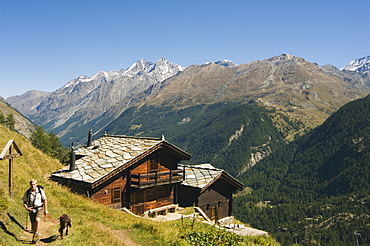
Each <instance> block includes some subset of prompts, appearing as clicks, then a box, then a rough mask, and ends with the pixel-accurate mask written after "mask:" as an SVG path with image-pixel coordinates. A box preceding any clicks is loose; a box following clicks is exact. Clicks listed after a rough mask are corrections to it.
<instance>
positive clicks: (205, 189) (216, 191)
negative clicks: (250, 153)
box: [178, 164, 243, 220]
mask: <svg viewBox="0 0 370 246" xmlns="http://www.w3.org/2000/svg"><path fill="white" fill-rule="evenodd" d="M179 168H180V169H183V170H185V180H184V181H183V182H182V184H181V186H180V187H179V193H178V203H179V205H180V206H181V207H188V206H195V207H200V208H201V209H202V210H203V211H204V212H205V214H206V215H207V216H208V217H209V218H210V219H212V220H218V219H222V218H225V217H228V216H231V214H232V194H233V193H234V192H235V191H236V190H240V189H242V188H243V184H242V183H240V182H239V181H238V180H236V179H235V178H233V177H232V176H231V175H229V174H228V173H226V172H225V171H224V170H222V169H218V168H215V167H213V166H212V165H211V164H200V165H194V166H192V165H179Z"/></svg>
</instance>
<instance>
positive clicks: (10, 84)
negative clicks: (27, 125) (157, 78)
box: [0, 0, 370, 98]
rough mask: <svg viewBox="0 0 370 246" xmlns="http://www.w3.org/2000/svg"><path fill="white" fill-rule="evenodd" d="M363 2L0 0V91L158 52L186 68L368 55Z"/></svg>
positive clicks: (369, 35) (113, 67) (369, 18)
mask: <svg viewBox="0 0 370 246" xmlns="http://www.w3.org/2000/svg"><path fill="white" fill-rule="evenodd" d="M369 9H370V1H368V0H363V1H360V0H359V1H356V0H355V1H340V0H337V1H331V0H326V1H323V0H320V1H308V0H307V1H303V0H302V1H300V0H295V1H293V0H292V1H284V0H282V1H263V0H259V1H257V0H254V1H248V0H244V1H241V0H240V1H239V0H229V1H217V0H212V1H208V0H204V1H203V0H197V1H193V0H187V1H174V0H172V1H167V0H166V1H153V0H151V1H124V0H116V1H115V0H104V1H103V0H99V1H96V0H88V1H87V0H86V1H85V0H74V1H71V0H63V1H58V0H48V1H46V0H24V1H23V0H1V1H0V96H2V97H4V98H7V97H9V96H12V95H20V94H23V93H25V92H26V91H29V90H40V91H49V92H51V91H55V90H56V89H58V88H60V87H62V86H63V85H64V84H66V83H67V82H68V81H70V80H72V79H75V78H77V77H78V76H80V75H86V76H92V75H94V74H96V73H97V72H99V71H100V70H104V71H117V70H120V69H127V68H128V67H129V66H130V65H131V64H133V63H134V62H136V61H138V60H140V59H141V58H144V59H146V60H148V61H151V62H155V61H157V60H158V59H160V58H161V57H165V58H167V59H168V60H170V61H171V62H174V63H177V64H180V65H182V66H184V67H187V66H189V65H192V64H203V63H205V62H208V61H216V60H221V59H229V60H232V61H233V62H234V63H236V64H243V63H249V62H252V61H254V60H263V59H267V58H270V57H273V56H276V55H280V54H283V53H288V54H291V55H295V56H299V57H303V58H305V59H306V60H307V61H310V62H316V63H318V64H319V65H326V64H332V65H334V66H336V67H338V68H341V67H343V66H345V65H346V64H348V63H349V62H350V61H352V60H354V59H356V58H360V57H363V56H367V55H370V48H369V47H370V45H369V44H370V31H369V24H370V14H369Z"/></svg>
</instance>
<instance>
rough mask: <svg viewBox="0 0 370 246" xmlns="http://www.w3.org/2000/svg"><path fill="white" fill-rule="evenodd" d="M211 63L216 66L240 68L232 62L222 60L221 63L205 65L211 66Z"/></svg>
mask: <svg viewBox="0 0 370 246" xmlns="http://www.w3.org/2000/svg"><path fill="white" fill-rule="evenodd" d="M210 63H214V64H217V65H221V66H224V67H237V66H238V65H236V64H235V63H233V62H232V61H230V60H220V61H213V62H206V63H205V64H210Z"/></svg>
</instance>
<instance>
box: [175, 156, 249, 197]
mask: <svg viewBox="0 0 370 246" xmlns="http://www.w3.org/2000/svg"><path fill="white" fill-rule="evenodd" d="M179 168H180V169H183V168H185V180H184V181H183V182H182V183H181V185H185V186H191V187H196V188H200V189H201V191H204V190H205V189H207V188H208V187H209V186H210V185H212V184H213V183H214V182H215V181H216V180H218V179H219V178H220V177H221V176H223V177H225V178H226V179H228V180H229V181H231V182H232V183H233V184H234V185H235V186H236V187H237V188H238V189H241V187H243V184H242V183H240V182H239V181H238V180H236V179H235V178H233V177H232V176H230V175H229V174H228V173H226V172H225V171H224V170H222V169H219V168H215V167H214V166H212V165H211V164H208V163H206V164H199V165H181V164H180V165H179Z"/></svg>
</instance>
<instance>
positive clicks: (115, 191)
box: [112, 187, 121, 203]
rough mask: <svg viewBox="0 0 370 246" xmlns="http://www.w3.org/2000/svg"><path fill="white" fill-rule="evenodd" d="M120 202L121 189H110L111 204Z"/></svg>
mask: <svg viewBox="0 0 370 246" xmlns="http://www.w3.org/2000/svg"><path fill="white" fill-rule="evenodd" d="M117 202H121V188H119V187H118V188H113V189H112V203H117Z"/></svg>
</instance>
